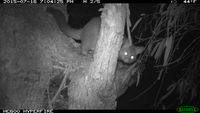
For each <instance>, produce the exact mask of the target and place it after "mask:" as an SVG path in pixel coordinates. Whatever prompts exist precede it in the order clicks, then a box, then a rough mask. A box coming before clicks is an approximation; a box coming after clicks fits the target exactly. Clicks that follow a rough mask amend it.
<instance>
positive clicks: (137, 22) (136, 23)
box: [131, 17, 142, 32]
mask: <svg viewBox="0 0 200 113" xmlns="http://www.w3.org/2000/svg"><path fill="white" fill-rule="evenodd" d="M141 20H142V17H140V18H139V19H138V20H137V21H136V22H135V24H134V26H133V28H132V30H131V32H133V30H134V29H135V28H136V27H137V25H138V24H139V23H140V21H141Z"/></svg>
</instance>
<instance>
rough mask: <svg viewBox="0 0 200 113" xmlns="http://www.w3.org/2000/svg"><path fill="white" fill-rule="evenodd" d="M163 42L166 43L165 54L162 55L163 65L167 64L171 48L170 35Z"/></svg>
mask: <svg viewBox="0 0 200 113" xmlns="http://www.w3.org/2000/svg"><path fill="white" fill-rule="evenodd" d="M165 44H166V50H165V56H164V65H166V64H167V62H168V59H169V54H170V51H171V48H172V36H171V37H169V38H167V40H166V43H165Z"/></svg>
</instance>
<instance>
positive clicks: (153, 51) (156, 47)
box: [148, 43, 160, 56]
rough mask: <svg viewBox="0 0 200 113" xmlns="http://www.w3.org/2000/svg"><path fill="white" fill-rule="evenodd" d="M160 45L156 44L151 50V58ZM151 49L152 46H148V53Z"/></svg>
mask: <svg viewBox="0 0 200 113" xmlns="http://www.w3.org/2000/svg"><path fill="white" fill-rule="evenodd" d="M159 45H160V43H157V44H156V46H155V47H154V48H153V50H152V52H151V56H153V55H154V54H155V52H156V50H157V49H158V46H159ZM151 47H152V45H151V46H148V49H149V51H150V48H151Z"/></svg>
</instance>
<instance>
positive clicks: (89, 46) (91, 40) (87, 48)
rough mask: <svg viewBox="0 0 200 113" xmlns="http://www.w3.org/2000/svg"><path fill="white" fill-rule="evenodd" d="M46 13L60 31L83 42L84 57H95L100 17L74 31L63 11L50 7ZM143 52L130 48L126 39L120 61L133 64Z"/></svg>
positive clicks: (138, 48)
mask: <svg viewBox="0 0 200 113" xmlns="http://www.w3.org/2000/svg"><path fill="white" fill-rule="evenodd" d="M46 11H47V12H48V13H50V14H51V15H52V16H53V17H54V19H55V21H56V23H57V25H58V27H59V29H60V30H61V31H62V32H63V33H64V34H65V35H66V36H69V37H72V38H73V39H75V40H81V53H82V54H83V55H88V54H92V55H93V52H94V49H95V47H96V44H97V41H98V38H99V33H100V26H101V19H100V18H99V17H94V18H92V19H91V20H90V21H89V22H88V23H87V24H86V25H85V26H84V27H83V28H81V29H73V28H72V27H70V26H69V25H68V18H67V19H66V18H65V16H64V14H63V13H62V12H61V11H59V10H57V9H54V8H51V7H48V8H47V9H46ZM143 50H144V48H142V47H136V46H134V45H132V46H129V44H128V39H127V38H126V39H125V41H124V42H123V44H122V48H121V50H120V52H119V60H121V61H123V62H125V63H133V62H134V61H135V59H136V56H137V55H138V54H140V53H141V52H142V51H143Z"/></svg>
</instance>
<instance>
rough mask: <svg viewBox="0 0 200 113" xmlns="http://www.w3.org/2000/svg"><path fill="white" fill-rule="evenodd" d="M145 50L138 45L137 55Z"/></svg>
mask: <svg viewBox="0 0 200 113" xmlns="http://www.w3.org/2000/svg"><path fill="white" fill-rule="evenodd" d="M143 51H144V47H136V55H138V54H140V53H142V52H143Z"/></svg>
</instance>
